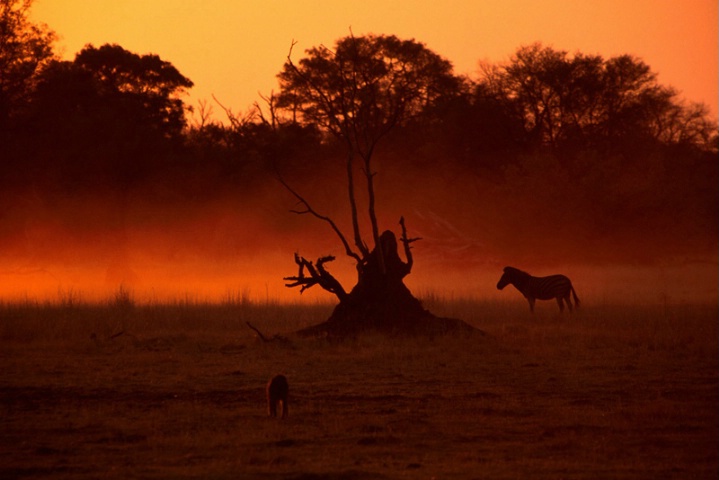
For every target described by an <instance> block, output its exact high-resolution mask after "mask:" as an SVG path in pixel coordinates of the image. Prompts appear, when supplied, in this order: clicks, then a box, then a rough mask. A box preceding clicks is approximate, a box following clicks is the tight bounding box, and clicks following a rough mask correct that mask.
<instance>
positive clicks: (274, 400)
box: [267, 375, 290, 418]
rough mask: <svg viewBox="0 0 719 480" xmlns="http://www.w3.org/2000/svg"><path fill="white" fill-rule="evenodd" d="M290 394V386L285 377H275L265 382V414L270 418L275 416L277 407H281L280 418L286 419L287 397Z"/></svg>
mask: <svg viewBox="0 0 719 480" xmlns="http://www.w3.org/2000/svg"><path fill="white" fill-rule="evenodd" d="M289 392H290V386H289V384H288V383H287V377H285V376H284V375H275V376H274V377H272V378H271V379H270V381H269V382H267V414H268V415H269V416H270V417H276V416H277V406H278V405H280V404H281V405H282V418H287V413H288V407H287V396H288V394H289Z"/></svg>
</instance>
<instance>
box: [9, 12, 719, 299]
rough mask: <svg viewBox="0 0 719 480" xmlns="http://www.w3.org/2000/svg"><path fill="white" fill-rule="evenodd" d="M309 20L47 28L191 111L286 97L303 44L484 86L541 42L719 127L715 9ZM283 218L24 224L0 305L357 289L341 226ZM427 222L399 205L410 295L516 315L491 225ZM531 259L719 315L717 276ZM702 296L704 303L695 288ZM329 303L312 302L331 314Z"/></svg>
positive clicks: (102, 15) (112, 20)
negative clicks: (407, 41) (599, 62)
mask: <svg viewBox="0 0 719 480" xmlns="http://www.w3.org/2000/svg"><path fill="white" fill-rule="evenodd" d="M307 5H308V2H285V1H280V0H269V1H264V2H237V1H234V0H216V1H213V2H200V1H188V0H153V1H149V2H148V1H146V0H123V1H116V0H97V1H93V2H87V1H85V0H62V1H57V0H36V1H35V4H34V7H33V18H34V19H35V20H36V21H40V22H44V23H47V24H48V26H49V27H50V28H51V29H53V30H55V31H56V32H57V33H58V34H59V35H60V38H61V40H60V42H59V46H60V47H61V48H62V50H63V56H64V57H65V58H67V59H71V58H73V57H74V55H75V53H77V52H78V51H79V50H80V49H81V48H82V47H83V46H84V45H85V44H87V43H93V44H95V45H96V46H99V45H101V44H104V43H118V44H120V45H121V46H123V47H124V48H126V49H128V50H131V51H133V52H136V53H150V52H151V53H157V54H159V55H160V56H161V57H162V58H163V59H164V60H168V61H170V62H172V63H173V64H174V65H175V66H177V67H178V69H179V70H180V71H181V72H182V73H183V74H184V75H186V76H188V77H189V78H190V79H192V80H193V81H194V82H195V85H196V86H195V88H194V89H193V91H192V92H191V98H190V99H188V101H189V102H190V103H195V102H196V101H197V100H198V99H209V98H210V97H211V95H212V94H214V95H215V96H216V97H217V98H218V99H220V100H221V101H222V102H223V103H224V104H225V105H229V106H231V107H232V109H233V111H235V112H237V111H242V110H244V109H246V108H248V107H249V106H250V105H251V104H252V103H253V102H254V101H256V100H258V95H257V93H258V92H260V93H263V94H267V93H269V92H270V91H271V90H272V89H273V88H276V81H275V75H276V74H277V73H278V72H279V71H280V70H281V67H282V64H283V62H284V60H285V56H286V54H287V52H288V49H289V46H290V44H291V42H292V41H293V40H296V41H298V42H299V43H298V45H297V47H296V49H295V53H294V55H296V56H297V57H300V56H301V55H302V52H303V51H304V49H306V48H310V47H312V46H315V45H319V44H325V45H329V46H331V45H332V44H333V43H334V41H335V40H336V39H337V38H340V37H343V36H346V35H348V34H349V33H350V28H351V29H352V32H353V33H354V34H355V35H361V34H364V33H370V32H371V33H386V34H395V35H397V36H399V37H402V38H415V39H417V40H419V41H422V42H424V43H425V44H426V45H427V46H428V47H429V48H430V49H432V50H434V51H435V52H437V53H438V54H440V55H442V56H444V57H445V58H448V59H449V60H451V61H452V62H453V63H454V65H455V69H456V72H457V73H460V74H469V75H474V73H475V71H476V69H477V64H478V61H480V60H487V61H490V62H499V61H503V60H506V59H507V58H508V57H509V56H510V55H511V54H512V53H514V51H515V50H516V49H517V48H518V47H519V46H521V45H526V44H529V43H532V42H535V41H541V42H543V43H545V44H547V45H552V46H553V47H554V48H556V49H563V50H567V51H569V52H575V51H581V52H583V53H588V54H589V53H599V54H602V55H604V56H605V57H610V56H614V55H619V54H624V53H629V54H633V55H636V56H638V57H640V58H642V59H643V60H644V61H645V62H646V63H648V64H649V65H650V66H651V67H652V68H653V70H654V71H656V72H658V73H659V80H660V82H661V83H663V84H667V85H672V86H674V87H676V88H677V89H679V90H680V91H681V92H682V93H683V95H684V96H685V97H686V98H687V99H688V100H691V101H700V102H705V103H707V104H708V105H709V107H710V108H711V110H712V112H713V113H714V115H716V111H717V56H718V55H717V41H716V39H717V22H716V19H717V3H716V2H715V1H706V0H704V1H701V0H697V1H690V2H676V1H674V0H671V1H667V0H631V1H626V0H595V1H589V0H587V1H573V0H567V1H562V0H547V1H542V2H537V1H534V0H531V1H530V0H527V1H520V0H501V1H475V0H465V1H462V2H450V3H449V4H447V3H446V2H445V3H442V2H437V1H435V0H432V1H427V0H399V1H392V2H386V1H384V0H366V1H364V2H341V1H340V2H338V1H336V0H334V1H325V0H320V1H317V2H311V3H309V5H310V6H309V7H308V6H307ZM446 5H450V6H451V8H448V7H447V6H446ZM218 119H219V120H222V118H218ZM385 191H387V190H385ZM258 203H260V204H261V203H262V201H261V200H259V201H258ZM277 204H279V205H282V207H281V209H280V210H273V211H269V212H268V211H266V210H263V209H262V208H259V213H260V215H238V212H237V210H242V211H243V212H241V213H247V211H250V210H252V209H253V208H256V207H257V205H255V206H254V207H252V206H242V207H238V206H232V205H230V206H228V205H218V206H217V208H215V209H213V210H210V211H213V212H215V213H213V216H212V217H211V218H203V217H201V216H199V217H198V218H194V219H189V220H188V221H187V222H185V223H183V224H182V225H181V226H179V225H177V224H173V223H171V222H165V223H157V224H154V225H153V224H150V225H144V226H141V227H138V226H135V228H133V229H131V230H129V231H127V232H120V233H118V232H112V231H98V232H80V233H68V232H63V231H61V229H58V228H55V227H54V223H53V219H52V218H48V219H46V220H42V221H38V223H37V224H25V225H24V231H23V232H22V234H21V235H20V236H21V237H22V238H21V239H20V241H17V242H15V243H13V244H12V245H11V247H12V248H15V249H16V250H17V251H16V252H13V254H15V253H16V255H15V258H17V259H18V260H17V261H16V262H11V263H9V264H6V265H0V298H2V299H13V298H22V297H23V296H25V295H27V296H30V297H32V298H35V297H41V298H42V297H46V298H50V299H56V298H58V297H63V296H65V297H67V296H68V295H80V296H82V297H83V298H87V299H97V298H106V297H108V296H110V297H111V296H112V293H113V292H114V291H116V290H117V288H118V287H119V285H120V284H123V283H124V284H126V285H127V286H128V288H130V289H132V290H133V291H134V292H135V295H136V297H137V298H138V299H140V300H152V299H158V300H162V299H166V298H174V299H178V298H179V299H182V298H184V297H185V295H187V296H188V297H189V299H191V300H206V299H209V300H221V299H223V298H228V297H231V296H238V295H248V296H250V297H252V298H254V299H266V298H269V299H281V300H296V299H298V298H299V295H298V292H297V291H296V290H288V289H286V288H284V286H283V281H282V277H283V276H287V275H293V274H295V273H296V272H295V267H294V264H293V263H292V254H293V253H294V252H295V251H300V252H301V253H302V254H303V255H306V256H307V257H309V258H316V257H317V256H320V255H325V254H328V253H331V254H334V255H336V256H337V257H338V258H337V261H336V262H335V263H334V264H332V265H331V270H332V271H333V272H336V274H337V276H338V277H339V278H340V279H341V280H342V281H343V284H344V285H345V287H347V288H349V287H351V286H352V284H353V278H354V273H353V265H352V263H351V262H350V260H349V259H348V258H347V257H345V256H344V255H343V253H342V251H341V249H339V248H338V247H339V245H338V242H337V241H336V239H335V237H334V236H333V235H332V234H331V232H328V230H327V228H326V226H325V225H322V224H321V223H319V222H316V221H313V220H312V219H310V218H306V217H302V218H301V219H298V218H296V217H293V216H292V215H291V214H289V213H287V209H288V208H290V207H291V206H292V199H289V198H288V199H282V200H280V201H279V202H277ZM383 205H386V204H383ZM382 208H384V206H382V205H380V209H382ZM414 208H415V206H414V205H404V206H401V207H400V206H397V207H394V206H391V205H390V206H389V210H387V211H386V212H387V213H386V215H387V218H385V219H384V221H385V223H384V226H385V227H386V226H390V227H392V226H396V219H397V218H398V216H399V214H404V215H407V216H408V227H409V228H410V230H412V231H413V232H417V233H419V235H420V236H422V237H424V240H423V241H422V242H418V243H417V244H416V250H415V255H416V263H415V268H414V270H413V273H412V274H411V275H410V276H409V277H408V279H407V283H408V285H409V286H410V288H411V289H413V291H415V293H417V294H419V295H421V294H422V293H423V292H427V291H436V292H439V293H440V294H444V295H468V294H472V295H478V296H482V297H488V298H502V299H511V298H513V297H517V296H518V295H519V294H518V293H517V292H508V291H504V292H497V291H496V288H495V284H496V281H497V279H498V277H499V274H500V272H501V268H502V267H503V266H504V264H505V263H512V262H510V261H508V260H507V258H505V256H503V255H502V254H501V253H498V252H487V251H486V250H484V249H483V246H482V244H481V242H480V241H477V240H476V239H481V238H483V235H484V232H482V231H481V229H475V230H471V229H472V228H473V225H475V224H478V223H479V222H478V221H477V220H475V219H473V218H466V219H459V220H456V221H457V222H459V223H458V224H454V223H453V222H455V220H454V219H450V220H449V221H447V222H444V223H443V220H442V219H446V217H441V218H440V219H438V218H439V217H438V218H435V217H433V216H432V211H431V210H429V209H426V208H425V209H421V208H416V211H414V212H412V211H409V210H412V209H414ZM102 214H103V213H102V212H101V211H98V212H97V215H98V216H100V215H102ZM182 215H187V213H186V212H182ZM465 215H469V213H466V214H465ZM238 219H241V220H238ZM485 220H486V219H485ZM492 220H493V219H490V220H489V223H488V224H487V225H492ZM298 224H302V225H306V226H303V227H297V225H298ZM482 228H484V227H482ZM487 228H489V227H487ZM413 232H411V233H410V234H411V235H413V234H414V233H413ZM268 239H269V240H268ZM6 258H9V257H7V253H6ZM512 258H517V257H512ZM531 258H532V257H531V255H527V256H525V257H524V262H525V263H522V264H519V265H517V266H520V267H523V268H526V269H528V270H530V272H531V273H536V274H549V273H556V271H558V270H560V269H567V270H566V271H567V273H570V272H571V275H573V276H576V277H578V278H581V281H578V282H577V289H578V292H579V294H580V296H584V297H587V296H589V298H592V297H593V298H595V299H600V300H601V299H602V298H610V297H611V298H622V299H624V300H626V301H632V300H637V299H639V298H641V299H644V300H649V301H656V300H657V299H658V297H657V294H656V293H655V292H656V291H660V292H672V293H671V295H672V296H673V298H674V299H676V300H696V299H700V300H710V301H715V299H716V294H717V292H716V278H715V277H716V265H715V264H714V265H709V266H708V267H707V266H704V267H703V268H697V267H696V265H691V266H683V265H675V266H672V265H669V264H665V265H664V266H659V267H652V268H649V267H647V268H645V269H642V268H636V267H634V268H625V267H616V266H610V267H611V268H604V267H597V266H594V267H588V266H581V265H578V264H577V263H576V262H575V263H574V264H572V261H571V260H569V261H566V262H565V263H564V264H557V263H556V262H555V263H554V264H553V265H552V266H551V267H549V266H547V265H541V264H537V263H532V260H531ZM550 268H551V270H549V269H550ZM687 279H691V280H692V282H691V284H690V283H688V282H687ZM697 284H700V285H703V286H702V288H700V289H697V288H695V286H696V285H697ZM318 288H319V287H316V288H315V289H312V290H310V291H308V292H306V293H305V294H304V295H303V298H304V299H307V300H310V301H314V300H331V296H330V295H329V294H327V293H325V292H322V291H319V290H318ZM315 290H317V291H315ZM516 300H517V301H520V299H519V298H516Z"/></svg>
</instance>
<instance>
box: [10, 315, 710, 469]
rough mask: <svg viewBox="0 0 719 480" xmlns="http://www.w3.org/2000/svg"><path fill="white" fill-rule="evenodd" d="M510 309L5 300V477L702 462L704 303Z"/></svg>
mask: <svg viewBox="0 0 719 480" xmlns="http://www.w3.org/2000/svg"><path fill="white" fill-rule="evenodd" d="M552 306H553V307H555V308H556V305H552ZM521 307H522V308H521V309H520V308H519V306H517V307H514V306H512V307H511V308H510V307H507V306H503V305H482V304H477V305H469V306H467V305H464V306H462V305H446V306H445V311H442V309H441V308H439V310H440V311H439V312H438V313H439V314H446V315H450V316H457V317H461V318H465V319H466V320H467V321H469V322H470V323H472V324H473V325H475V326H477V327H479V328H482V329H483V330H485V331H486V332H487V333H488V336H486V337H482V338H464V339H455V338H441V339H436V340H423V339H412V340H406V341H400V342H399V343H396V341H394V340H392V341H391V340H388V339H385V338H382V337H365V338H360V339H359V340H356V341H353V342H351V343H346V344H332V343H328V342H326V341H323V340H312V339H296V340H293V343H292V344H291V345H286V344H280V343H277V344H275V343H271V344H265V343H262V342H260V341H258V340H257V339H255V338H254V337H253V332H252V331H251V330H249V329H248V328H246V327H244V321H245V320H247V319H249V318H247V317H246V316H247V315H249V314H250V312H240V313H241V314H242V315H244V316H245V317H246V318H242V319H239V318H237V311H232V310H231V309H227V310H219V309H218V310H213V309H212V308H205V307H192V306H189V307H182V308H176V309H166V310H162V309H156V310H152V311H151V310H148V309H142V308H139V307H138V308H135V309H133V310H131V311H127V312H123V313H122V316H121V318H119V317H118V313H117V312H115V311H112V310H103V309H96V310H93V311H84V310H83V309H82V307H80V308H75V309H73V310H72V311H67V310H63V309H46V310H43V311H40V310H41V309H38V310H36V311H32V312H28V309H17V310H12V309H8V308H6V309H5V310H4V311H3V312H2V314H3V318H2V322H3V323H2V329H0V342H1V346H2V348H0V361H1V362H2V369H1V370H0V418H1V422H2V428H0V478H3V479H10V478H43V477H47V478H80V479H83V478H87V479H91V478H100V477H102V478H218V479H222V478H228V479H230V478H263V479H264V478H270V479H271V478H293V479H312V478H322V479H333V478H338V479H339V478H343V479H365V478H366V479H370V478H433V477H435V478H457V479H465V478H492V479H498V478H500V479H501V478H507V479H515V478H551V479H556V478H602V479H606V478H614V479H621V478H637V479H640V478H641V479H646V478H716V477H717V474H718V473H719V450H718V449H717V445H718V443H719V413H718V410H717V407H718V406H719V356H718V354H717V353H718V351H719V348H718V346H717V342H718V341H719V336H718V334H717V322H716V318H717V311H716V307H707V308H699V307H691V308H689V307H685V308H675V309H671V308H656V309H654V308H649V307H644V308H638V307H623V308H619V307H614V308H613V307H601V308H597V309H592V308H591V307H587V308H585V309H584V310H583V311H580V313H579V314H575V315H574V316H572V317H570V316H567V315H565V316H564V317H563V318H560V317H558V316H556V315H554V312H553V310H552V309H550V308H546V309H539V310H540V311H539V313H538V315H536V316H535V317H534V318H532V317H530V316H529V315H528V314H527V312H525V307H526V305H521ZM288 308H290V307H288ZM253 312H254V313H251V315H252V318H251V319H252V320H254V323H255V324H257V325H258V327H261V328H263V329H265V330H266V331H268V332H271V333H274V332H277V331H280V332H281V331H294V330H297V327H298V326H300V327H301V326H304V325H307V324H308V322H309V321H310V320H298V318H304V317H303V315H305V314H302V315H299V314H297V315H295V313H297V312H292V311H288V312H285V313H277V312H275V311H274V310H273V313H272V314H271V315H267V312H264V313H263V310H262V309H256V310H253ZM319 315H321V313H319ZM305 316H306V315H305ZM321 318H322V317H320V319H321ZM287 319H289V320H287ZM298 322H299V323H300V324H299V325H298ZM303 322H304V323H303ZM120 331H124V332H125V333H123V334H121V335H118V336H116V337H115V338H110V337H111V336H112V334H113V332H114V333H118V332H120ZM92 334H95V335H94V337H93V338H91V336H92ZM278 372H282V373H285V374H286V375H287V377H288V379H289V382H290V397H291V398H290V402H291V404H290V417H289V419H288V420H287V421H284V422H283V421H280V420H271V419H268V418H267V417H266V412H265V406H264V392H263V389H264V384H265V382H266V381H267V378H269V377H270V376H271V375H272V374H274V373H278Z"/></svg>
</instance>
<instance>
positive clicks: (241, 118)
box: [212, 94, 255, 130]
mask: <svg viewBox="0 0 719 480" xmlns="http://www.w3.org/2000/svg"><path fill="white" fill-rule="evenodd" d="M212 99H213V100H214V101H215V102H217V104H218V105H219V106H220V108H222V110H224V111H225V115H226V116H227V120H229V122H230V125H231V126H232V128H234V129H235V130H238V129H241V128H243V127H246V126H247V125H248V124H250V123H251V122H252V120H253V119H254V117H255V114H254V113H253V112H252V111H250V112H249V113H247V114H246V115H237V114H235V113H234V112H233V111H232V110H231V109H230V108H229V107H225V106H224V105H223V104H222V103H220V101H219V100H218V99H217V97H215V95H214V94H213V95H212Z"/></svg>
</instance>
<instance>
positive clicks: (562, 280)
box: [497, 267, 579, 313]
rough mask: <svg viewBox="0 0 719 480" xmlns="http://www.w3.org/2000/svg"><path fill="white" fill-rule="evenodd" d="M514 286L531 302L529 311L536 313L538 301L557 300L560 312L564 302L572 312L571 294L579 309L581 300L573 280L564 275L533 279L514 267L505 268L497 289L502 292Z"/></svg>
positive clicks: (575, 305) (562, 309)
mask: <svg viewBox="0 0 719 480" xmlns="http://www.w3.org/2000/svg"><path fill="white" fill-rule="evenodd" d="M509 284H512V285H514V286H515V288H516V289H517V290H519V291H520V292H521V293H522V295H524V298H526V299H527V301H528V302H529V310H530V311H532V312H533V313H534V302H535V301H536V300H551V299H553V298H556V299H557V304H559V311H560V312H563V311H564V303H563V301H564V302H566V303H567V306H568V307H569V311H570V312H571V311H572V302H571V301H570V294H571V295H572V296H573V297H574V307H575V308H578V307H579V298H578V297H577V294H576V292H575V291H574V287H573V286H572V282H571V280H569V279H568V278H567V277H565V276H564V275H550V276H549V277H533V276H531V275H530V274H528V273H527V272H523V271H521V270H519V269H517V268H514V267H505V268H504V274H503V275H502V278H500V279H499V282H498V283H497V289H499V290H502V289H503V288H504V287H506V286H507V285H509Z"/></svg>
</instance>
